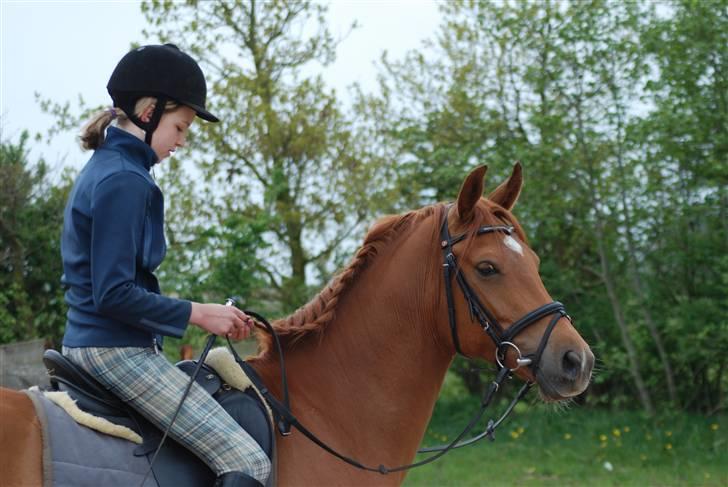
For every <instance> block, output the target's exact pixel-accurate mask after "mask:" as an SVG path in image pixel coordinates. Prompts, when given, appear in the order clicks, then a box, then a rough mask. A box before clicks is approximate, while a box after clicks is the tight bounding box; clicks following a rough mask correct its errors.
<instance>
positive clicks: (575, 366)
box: [561, 350, 581, 380]
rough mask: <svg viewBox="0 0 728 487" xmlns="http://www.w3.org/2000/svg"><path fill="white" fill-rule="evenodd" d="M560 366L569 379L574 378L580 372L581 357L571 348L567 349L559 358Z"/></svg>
mask: <svg viewBox="0 0 728 487" xmlns="http://www.w3.org/2000/svg"><path fill="white" fill-rule="evenodd" d="M561 368H562V369H563V371H564V374H565V375H566V376H567V377H568V378H569V379H571V380H574V379H576V377H577V376H578V375H579V372H581V357H580V356H579V354H578V353H576V352H574V351H573V350H569V351H568V352H566V353H565V354H564V356H563V357H562V358H561Z"/></svg>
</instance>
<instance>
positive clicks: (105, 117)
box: [80, 96, 179, 150]
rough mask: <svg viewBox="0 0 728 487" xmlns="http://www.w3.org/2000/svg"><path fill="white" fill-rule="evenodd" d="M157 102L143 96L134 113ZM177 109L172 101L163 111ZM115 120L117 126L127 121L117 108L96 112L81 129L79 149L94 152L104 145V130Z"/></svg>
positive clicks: (127, 118) (125, 116)
mask: <svg viewBox="0 0 728 487" xmlns="http://www.w3.org/2000/svg"><path fill="white" fill-rule="evenodd" d="M156 102H157V99H156V98H153V97H150V96H145V97H142V98H140V99H139V100H137V102H136V105H135V107H134V112H135V114H136V115H137V116H138V115H139V114H141V113H142V112H143V111H144V110H146V109H147V107H149V106H150V105H153V104H155V103H156ZM177 108H179V104H178V103H176V102H173V101H170V102H167V104H166V105H165V106H164V111H165V112H169V111H172V110H175V109H177ZM114 119H117V123H118V124H123V123H125V122H127V121H128V120H129V117H128V116H127V115H126V113H125V112H124V110H122V109H121V108H119V107H112V108H107V109H106V110H101V111H99V112H96V114H94V116H93V117H91V120H89V121H88V122H87V123H86V125H84V126H83V128H82V129H81V135H80V139H81V148H83V149H84V150H96V149H98V148H99V147H101V145H102V144H103V143H104V139H105V138H106V128H107V127H108V126H109V125H111V123H112V122H113V121H114Z"/></svg>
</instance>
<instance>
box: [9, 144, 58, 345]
mask: <svg viewBox="0 0 728 487" xmlns="http://www.w3.org/2000/svg"><path fill="white" fill-rule="evenodd" d="M28 139H29V135H28V133H27V132H23V133H22V135H21V136H20V139H19V140H18V141H17V142H13V141H10V140H3V141H0V249H2V253H1V254H0V271H1V272H0V343H8V342H12V341H17V340H28V339H31V338H43V337H45V338H48V339H50V340H52V341H54V342H56V343H59V338H60V336H61V335H62V333H63V326H64V324H65V316H66V314H65V306H64V302H63V289H62V288H61V281H60V278H61V273H62V269H61V260H60V258H59V256H60V229H61V221H62V218H63V207H64V205H65V201H66V198H67V195H68V191H69V190H70V178H69V177H64V178H63V180H62V181H61V183H60V184H58V185H53V184H51V181H50V180H49V177H48V166H47V165H46V163H45V162H44V161H43V160H40V161H37V162H36V163H35V164H31V163H30V161H28V146H27V144H28Z"/></svg>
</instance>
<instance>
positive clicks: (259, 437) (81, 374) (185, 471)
mask: <svg viewBox="0 0 728 487" xmlns="http://www.w3.org/2000/svg"><path fill="white" fill-rule="evenodd" d="M43 363H44V364H45V367H46V369H47V370H48V375H49V376H50V384H51V389H53V390H57V391H65V392H68V394H69V395H70V396H71V397H72V398H73V399H74V400H76V404H77V405H78V407H79V408H81V409H82V410H84V411H86V412H88V413H90V414H93V415H94V416H100V417H103V418H106V419H107V420H109V421H111V422H112V423H115V424H119V425H123V426H126V427H128V428H130V429H132V430H133V431H135V432H137V433H138V434H139V435H140V436H141V437H142V439H143V443H142V444H141V445H139V447H137V448H136V450H135V452H134V454H135V455H136V456H146V457H147V458H148V459H149V460H150V461H151V457H152V456H153V455H154V452H155V450H156V449H157V447H158V446H159V442H160V440H161V439H162V432H161V431H160V430H159V428H158V427H157V426H155V425H154V424H152V423H151V422H150V421H149V420H147V419H146V418H145V417H144V416H142V415H141V414H140V413H139V412H137V411H136V410H135V409H133V408H132V407H131V406H130V405H128V404H127V403H125V402H124V401H122V400H121V399H119V398H118V397H116V396H115V395H114V394H113V393H111V392H110V391H109V390H107V389H106V388H104V386H102V385H101V384H100V383H99V382H98V381H97V380H96V379H94V378H93V377H92V376H91V375H89V374H88V373H87V372H86V371H85V370H83V369H81V368H80V367H79V366H77V365H76V364H74V363H73V362H71V361H70V360H68V359H67V358H66V357H64V356H63V355H61V354H60V353H58V352H57V351H55V350H46V351H45V353H44V354H43ZM196 365H197V362H196V361H192V360H185V361H183V362H179V363H178V364H177V367H179V368H180V369H181V370H182V371H184V372H185V373H187V374H188V375H190V376H191V375H192V372H193V371H194V369H195V367H196ZM247 372H248V373H249V374H250V373H251V371H250V370H248V371H247ZM256 379H258V383H260V379H259V378H256ZM196 381H197V383H198V384H200V385H201V386H202V387H203V388H204V389H205V390H206V391H207V392H208V393H210V395H212V397H213V398H215V399H216V400H217V401H218V402H219V403H220V405H221V406H222V407H223V409H225V410H226V411H227V412H228V414H230V416H232V418H233V419H235V420H236V421H237V422H238V424H240V426H242V427H243V429H244V430H245V431H246V432H247V433H248V434H249V435H250V436H251V437H252V438H253V439H254V440H255V441H256V442H257V443H258V444H259V445H260V447H261V448H262V449H263V451H265V452H266V454H267V455H268V457H269V458H272V456H273V446H274V443H273V442H274V435H273V429H272V425H271V424H270V419H269V417H268V413H267V411H266V408H265V406H264V404H263V403H262V402H261V400H260V398H259V397H258V395H257V394H256V393H255V392H254V391H253V390H252V389H250V388H249V389H248V390H246V391H244V392H243V391H239V390H237V389H231V388H230V387H229V386H228V385H227V384H224V383H223V382H222V380H221V379H220V376H218V374H217V372H215V371H214V370H213V369H212V368H210V367H208V366H207V365H204V364H203V365H202V368H201V369H200V373H199V374H198V376H197V378H196ZM153 474H154V477H155V479H156V481H157V484H158V485H159V486H160V487H198V486H204V485H213V483H214V482H215V474H214V472H213V471H212V470H210V468H209V467H208V466H207V465H206V464H205V463H204V462H202V460H200V459H199V458H198V457H197V456H196V455H195V454H193V453H192V452H191V451H189V450H188V449H187V448H185V447H184V446H182V445H180V444H179V443H177V442H176V441H174V440H173V439H172V438H167V439H166V440H165V442H164V445H163V446H162V449H161V450H160V451H159V455H158V456H157V459H156V460H155V461H154V466H153Z"/></svg>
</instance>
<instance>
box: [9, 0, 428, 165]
mask: <svg viewBox="0 0 728 487" xmlns="http://www.w3.org/2000/svg"><path fill="white" fill-rule="evenodd" d="M329 6H330V8H329V27H330V29H331V31H332V33H333V34H334V35H343V34H344V33H345V32H346V31H347V30H348V26H349V25H350V24H351V22H352V21H354V20H357V21H358V23H359V25H360V28H359V29H357V30H355V31H354V32H352V33H351V34H350V35H349V36H348V37H347V38H346V39H345V40H344V42H343V43H342V44H341V45H340V46H339V49H338V51H337V61H336V63H335V64H334V65H333V66H331V67H329V68H327V69H326V71H325V72H324V79H325V80H326V81H327V82H328V83H329V84H330V85H331V86H332V87H334V88H336V89H337V92H338V93H339V94H340V95H342V96H343V95H344V94H345V92H346V89H345V88H346V87H347V86H348V85H350V84H351V83H353V82H355V81H360V82H362V83H363V84H364V86H365V87H366V86H372V87H373V85H374V79H375V76H376V68H375V66H374V64H373V63H374V61H375V60H377V59H379V57H380V55H381V53H382V51H383V50H385V49H386V50H388V51H389V52H390V54H391V56H392V58H398V57H400V56H401V55H402V54H404V53H405V52H406V51H407V50H409V49H413V48H416V47H418V46H420V44H421V42H422V40H423V39H425V38H432V37H434V35H435V32H436V30H437V27H438V24H439V20H440V16H439V13H438V11H437V5H436V4H435V3H434V1H432V0H333V1H331V2H330V3H329ZM0 17H1V18H0V24H1V25H0V31H1V32H2V38H1V40H0V42H2V45H1V46H0V47H1V50H0V51H1V52H0V56H1V57H0V73H1V74H0V127H1V129H2V139H3V140H7V139H10V140H13V141H17V138H18V136H19V134H20V132H21V131H22V130H23V129H27V130H28V131H30V132H31V133H33V134H34V133H36V132H45V131H47V130H48V128H49V127H50V126H51V124H52V123H53V122H54V120H53V118H52V117H50V116H48V115H44V114H43V113H42V112H41V110H40V107H39V106H38V103H37V102H36V100H35V96H34V93H36V92H38V93H40V94H41V95H42V96H43V97H44V98H50V99H52V100H54V101H55V102H58V103H65V102H66V101H71V104H72V107H73V104H74V102H75V100H77V97H78V95H79V94H82V95H83V97H84V99H85V101H86V102H87V103H88V104H89V105H90V106H97V105H102V104H107V103H110V102H111V99H110V98H109V96H108V94H107V93H106V82H107V81H108V78H109V75H110V74H111V71H112V70H113V68H114V66H115V65H116V63H117V62H118V60H119V59H121V57H122V56H123V55H124V54H125V53H126V52H127V51H128V49H129V47H130V45H131V43H132V42H141V43H143V42H144V41H145V39H144V38H143V37H142V34H141V32H142V29H143V28H144V27H146V22H145V21H144V18H143V16H142V14H141V11H140V8H139V2H137V1H101V0H97V1H69V0H52V1H32V0H21V1H17V0H0ZM41 155H42V156H44V157H45V158H46V160H47V162H49V163H50V164H51V165H52V166H55V167H56V168H58V161H64V162H63V164H64V165H70V166H73V167H76V168H79V167H81V166H82V165H83V163H84V162H85V161H86V159H87V158H88V155H87V154H84V153H82V152H81V151H80V149H79V148H78V145H77V142H76V141H75V139H74V134H71V133H68V134H65V135H62V136H58V137H56V138H55V140H54V141H53V143H52V144H51V145H50V146H47V145H45V144H43V145H38V144H34V146H33V150H32V152H31V160H32V159H33V158H37V157H40V156H41Z"/></svg>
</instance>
